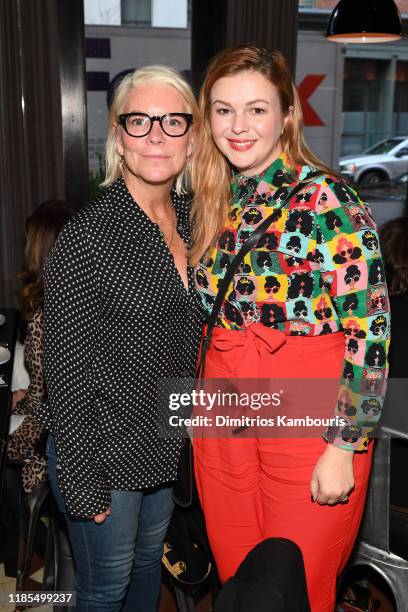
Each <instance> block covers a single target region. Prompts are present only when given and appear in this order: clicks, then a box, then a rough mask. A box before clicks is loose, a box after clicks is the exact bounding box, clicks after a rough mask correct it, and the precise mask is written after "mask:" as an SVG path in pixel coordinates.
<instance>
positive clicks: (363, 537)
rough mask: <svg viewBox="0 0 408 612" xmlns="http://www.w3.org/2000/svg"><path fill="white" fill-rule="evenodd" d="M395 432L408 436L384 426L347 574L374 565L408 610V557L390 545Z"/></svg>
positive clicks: (403, 609)
mask: <svg viewBox="0 0 408 612" xmlns="http://www.w3.org/2000/svg"><path fill="white" fill-rule="evenodd" d="M393 434H394V435H398V436H400V437H405V438H408V433H403V432H401V431H399V432H397V431H395V430H394V431H393V430H392V429H388V428H385V427H382V428H381V435H380V437H379V438H378V439H377V440H376V442H375V449H374V458H373V467H372V472H371V480H370V485H369V489H368V495H367V503H366V508H365V513H364V517H363V521H362V525H361V530H360V534H359V539H358V541H357V544H356V548H355V551H354V554H353V557H352V559H351V561H350V564H349V566H348V568H347V574H348V573H349V571H350V569H352V568H353V567H356V566H368V567H370V568H372V569H373V570H375V572H377V573H378V574H379V575H380V576H381V577H382V578H383V579H384V580H385V582H386V583H387V585H388V586H389V587H390V589H391V592H392V594H393V596H394V598H395V603H396V610H397V612H406V610H407V602H408V560H407V559H404V558H402V557H400V556H398V555H396V554H394V553H393V552H392V551H391V549H390V478H391V471H390V467H391V440H392V435H393ZM407 552H408V551H407Z"/></svg>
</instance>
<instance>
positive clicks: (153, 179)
mask: <svg viewBox="0 0 408 612" xmlns="http://www.w3.org/2000/svg"><path fill="white" fill-rule="evenodd" d="M131 112H138V113H146V114H147V115H149V116H150V117H154V116H159V117H161V116H162V115H165V114H167V113H187V112H188V109H187V105H186V102H185V101H184V99H183V97H182V95H181V94H180V93H179V92H178V91H177V90H176V89H175V88H174V87H172V86H171V85H165V84H158V83H145V84H140V85H137V86H136V87H134V88H133V89H132V90H131V91H130V93H129V95H128V97H127V99H126V103H125V106H124V108H123V109H122V113H131ZM112 129H113V130H114V131H116V137H117V139H116V150H117V152H118V153H119V155H121V156H122V157H123V162H124V165H123V168H124V176H125V180H126V182H127V184H128V187H131V186H133V185H137V184H140V183H145V184H149V185H165V184H168V185H169V186H171V185H172V183H173V181H174V179H175V177H176V176H177V175H178V174H180V172H181V171H182V169H183V167H184V165H185V163H186V157H187V156H188V155H191V144H192V135H191V130H188V131H187V133H186V134H185V135H184V136H178V137H171V136H167V135H166V134H165V133H164V132H163V130H162V129H161V127H160V124H159V122H158V121H154V123H153V126H152V129H151V130H150V132H149V134H147V135H146V136H142V137H141V138H135V137H132V136H129V135H128V134H127V133H126V131H125V129H124V128H123V127H122V126H120V125H115V126H113V128H112Z"/></svg>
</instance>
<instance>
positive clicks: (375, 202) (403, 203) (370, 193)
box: [357, 172, 408, 226]
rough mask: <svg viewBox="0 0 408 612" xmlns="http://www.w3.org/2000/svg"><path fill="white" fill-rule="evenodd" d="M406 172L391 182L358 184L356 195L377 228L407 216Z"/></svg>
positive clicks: (407, 183)
mask: <svg viewBox="0 0 408 612" xmlns="http://www.w3.org/2000/svg"><path fill="white" fill-rule="evenodd" d="M407 189H408V172H405V173H404V174H401V175H400V176H398V177H397V178H395V179H392V180H391V181H384V182H381V183H360V185H357V191H358V195H359V196H360V198H361V199H362V200H364V201H365V202H366V203H367V204H368V205H369V207H370V208H371V212H372V215H373V219H374V221H375V222H376V224H377V225H378V226H381V225H383V223H386V222H387V221H390V220H391V219H396V218H397V217H405V216H407V215H408V207H407V202H408V200H407Z"/></svg>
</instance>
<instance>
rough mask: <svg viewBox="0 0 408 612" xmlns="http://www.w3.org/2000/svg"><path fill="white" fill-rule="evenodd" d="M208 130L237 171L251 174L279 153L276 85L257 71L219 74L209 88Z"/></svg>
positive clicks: (280, 116) (282, 118)
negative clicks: (221, 75) (209, 124)
mask: <svg viewBox="0 0 408 612" xmlns="http://www.w3.org/2000/svg"><path fill="white" fill-rule="evenodd" d="M210 103H211V111H210V113H211V114H210V120H211V131H212V135H213V138H214V141H215V144H216V145H217V147H218V148H219V150H220V151H221V152H222V153H223V154H224V155H225V157H226V158H227V159H228V160H229V162H230V163H231V164H232V165H233V166H235V167H236V168H237V170H238V171H239V172H240V173H241V174H246V175H247V176H254V175H255V174H259V173H260V172H262V170H265V168H267V167H268V166H269V165H270V164H271V163H272V162H273V161H275V159H277V158H278V157H279V155H280V154H281V153H282V145H281V140H280V137H281V134H282V130H283V129H284V127H285V124H286V122H287V120H288V118H289V116H290V114H291V112H292V110H293V108H292V107H290V108H289V112H288V114H287V115H286V116H285V115H284V114H283V112H282V110H281V106H280V101H279V95H278V90H277V88H276V87H275V86H274V85H273V84H272V83H271V82H270V81H268V79H266V78H265V77H264V76H263V75H262V74H261V73H260V72H255V71H244V72H239V73H237V74H234V75H230V76H226V77H222V78H220V79H218V81H216V82H215V83H214V85H213V87H212V89H211V98H210Z"/></svg>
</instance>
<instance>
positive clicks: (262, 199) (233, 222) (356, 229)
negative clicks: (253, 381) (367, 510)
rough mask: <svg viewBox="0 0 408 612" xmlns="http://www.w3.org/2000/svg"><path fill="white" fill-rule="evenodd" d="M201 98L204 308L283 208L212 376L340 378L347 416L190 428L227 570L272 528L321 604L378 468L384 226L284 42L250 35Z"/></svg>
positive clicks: (246, 278) (225, 330)
mask: <svg viewBox="0 0 408 612" xmlns="http://www.w3.org/2000/svg"><path fill="white" fill-rule="evenodd" d="M199 108H200V125H199V129H198V135H197V156H196V157H195V160H194V162H193V172H192V178H193V188H194V191H195V201H194V209H193V215H194V221H195V226H194V227H195V243H194V247H193V249H192V251H191V262H192V264H193V265H195V266H196V286H197V288H198V290H199V291H200V293H201V296H202V301H203V305H204V307H205V308H206V309H207V312H208V314H210V312H211V309H212V306H213V304H214V299H215V295H216V294H217V290H218V288H219V286H220V284H221V281H222V279H223V278H224V276H225V274H226V270H227V269H228V266H229V264H230V262H231V261H232V260H233V259H234V257H235V255H236V254H237V253H238V252H239V250H240V248H241V246H242V245H243V244H244V243H245V241H246V240H247V239H248V238H249V237H250V236H251V235H252V234H253V232H254V231H255V230H256V229H257V228H258V227H259V225H260V224H261V223H262V222H263V221H264V220H266V219H267V218H269V217H271V215H273V222H272V224H271V225H270V226H269V228H268V229H267V231H266V233H265V234H264V235H263V236H262V238H261V239H260V240H259V241H258V243H255V244H254V246H253V247H252V249H251V250H250V251H249V253H248V255H247V256H246V257H245V260H244V261H243V262H242V264H241V266H240V267H239V268H238V271H237V272H236V273H235V276H234V278H233V280H232V283H231V284H230V287H229V289H228V291H227V293H226V298H225V300H224V303H223V305H222V309H221V312H220V315H219V317H218V321H217V324H216V327H215V329H214V332H213V334H212V340H211V344H210V347H209V349H208V353H207V363H206V369H205V373H206V377H208V378H227V379H230V378H244V379H245V378H278V379H284V378H291V379H302V378H315V379H316V378H334V379H336V380H338V381H339V393H338V396H337V405H336V396H334V397H333V399H332V401H328V402H327V403H328V405H327V414H326V415H322V416H326V417H335V416H337V417H342V419H343V425H342V426H339V427H336V426H333V427H330V428H329V429H328V430H327V431H322V432H321V433H322V436H321V437H320V438H302V439H299V438H298V439H293V438H282V437H280V438H272V437H270V438H265V437H264V438H263V437H262V433H260V434H259V435H260V436H261V437H259V438H258V437H255V436H254V437H248V438H247V439H239V438H237V439H231V438H229V439H228V438H225V439H195V440H194V445H193V446H194V458H195V470H196V480H197V486H198V491H199V495H200V499H201V503H202V506H203V510H204V515H205V518H206V524H207V530H208V536H209V540H210V544H211V547H212V550H213V553H214V556H215V560H216V562H217V567H218V570H219V574H220V577H221V580H222V581H225V580H227V579H228V578H229V577H230V576H231V575H233V574H234V572H235V571H236V569H237V567H238V566H239V564H240V563H241V561H242V560H243V558H244V557H245V555H246V554H247V553H248V551H249V550H251V548H253V547H254V546H255V545H256V544H258V543H259V542H260V541H262V540H263V539H265V538H267V537H285V538H288V539H291V540H293V541H295V542H296V543H297V544H298V545H299V546H300V548H301V550H302V553H303V557H304V562H305V568H306V575H307V582H308V591H309V598H310V603H311V608H312V610H313V612H329V611H330V612H331V611H332V610H333V609H334V604H335V590H336V577H337V575H338V573H339V572H340V571H341V570H342V569H343V568H344V566H345V563H346V561H347V558H348V556H349V554H350V552H351V549H352V547H353V543H354V540H355V537H356V534H357V531H358V526H359V522H360V518H361V514H362V511H363V507H364V500H365V496H366V489H367V483H368V478H369V473H370V465H371V454H372V444H370V443H369V434H370V432H371V430H372V429H373V426H374V423H373V422H372V420H370V417H368V416H366V415H365V413H364V406H365V404H364V402H365V401H366V400H368V401H369V402H375V403H376V405H377V406H378V407H380V406H381V389H382V388H383V386H384V385H383V384H381V383H383V382H384V379H385V376H386V342H387V337H388V334H389V317H388V300H387V291H386V286H385V280H384V274H383V268H382V263H381V255H380V251H379V248H378V239H377V238H376V228H375V226H374V224H373V221H372V219H371V217H370V215H369V213H368V211H367V209H366V207H365V206H364V204H363V203H362V202H361V201H360V200H359V198H358V196H357V195H356V193H355V192H354V191H353V190H352V189H351V188H350V187H348V186H347V184H345V182H344V181H343V180H342V179H341V178H339V177H338V176H336V175H335V173H333V172H332V171H331V170H330V169H329V168H328V167H327V166H325V165H324V164H323V163H322V162H321V161H320V160H319V159H318V158H317V157H316V156H315V155H314V154H313V153H312V152H311V151H310V150H309V149H308V147H307V146H306V144H305V141H304V139H303V135H302V112H301V106H300V101H299V97H298V95H297V92H296V89H295V87H294V84H293V82H292V78H291V75H290V73H289V70H288V67H287V65H286V62H285V60H284V58H283V57H282V55H281V54H280V53H278V52H274V51H268V50H267V49H262V48H259V47H256V46H254V45H249V46H242V47H238V48H235V49H228V50H226V51H224V52H222V53H221V54H220V55H218V56H217V57H216V58H215V59H214V60H213V62H212V63H211V64H210V66H209V69H208V72H207V75H206V78H205V80H204V83H203V86H202V90H201V94H200V101H199ZM316 171H319V176H318V177H317V176H316V174H315V172H316ZM308 179H309V183H308V184H307V185H305V186H304V187H303V188H302V189H301V190H300V191H298V193H297V195H296V196H293V197H292V198H290V197H289V200H288V201H286V198H288V196H289V194H290V192H291V190H292V189H294V188H295V187H296V186H297V185H299V183H301V182H303V181H307V180H308ZM285 202H286V203H285ZM377 320H378V321H379V320H381V325H380V324H379V323H378V325H377V324H376V321H377ZM351 341H352V342H351ZM249 355H250V356H251V357H249ZM373 379H375V380H376V381H377V382H378V383H380V384H379V385H378V387H376V389H374V388H373V387H372V385H371V381H372V380H373ZM346 397H347V398H349V399H350V402H349V403H348V402H346V401H344V400H345V398H346ZM294 410H295V411H296V406H295V407H294ZM295 416H296V417H301V416H303V415H302V407H301V406H299V407H298V409H297V411H296V412H295ZM344 423H345V424H344Z"/></svg>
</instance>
